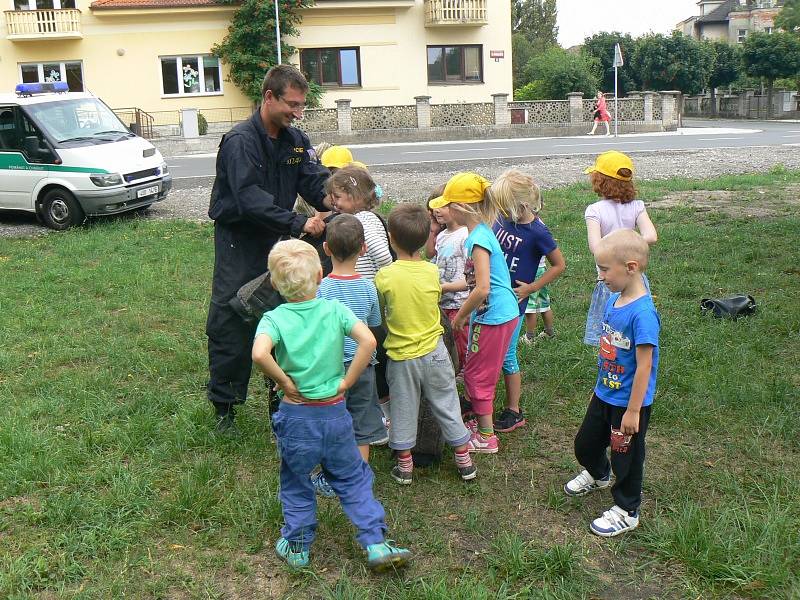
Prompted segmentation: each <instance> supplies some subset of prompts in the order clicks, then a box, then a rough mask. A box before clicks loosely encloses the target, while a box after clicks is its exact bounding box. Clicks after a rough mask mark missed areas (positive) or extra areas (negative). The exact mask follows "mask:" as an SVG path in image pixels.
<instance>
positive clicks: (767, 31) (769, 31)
mask: <svg viewBox="0 0 800 600" xmlns="http://www.w3.org/2000/svg"><path fill="white" fill-rule="evenodd" d="M764 33H766V34H767V35H772V27H764Z"/></svg>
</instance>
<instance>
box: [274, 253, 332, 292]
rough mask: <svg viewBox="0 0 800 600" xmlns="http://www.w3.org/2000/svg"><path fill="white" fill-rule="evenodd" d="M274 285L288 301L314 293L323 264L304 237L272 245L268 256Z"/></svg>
mask: <svg viewBox="0 0 800 600" xmlns="http://www.w3.org/2000/svg"><path fill="white" fill-rule="evenodd" d="M267 266H268V267H269V274H270V279H271V281H272V287H274V288H275V289H276V290H278V293H279V294H280V295H281V296H283V297H284V298H286V299H287V300H298V299H300V298H306V297H308V296H312V295H313V294H314V292H316V290H317V286H318V285H319V274H320V271H321V270H322V265H320V262H319V255H318V254H317V251H316V250H315V249H314V247H313V246H312V245H311V244H309V243H307V242H304V241H302V240H285V241H283V242H278V243H277V244H275V245H274V246H273V247H272V252H270V253H269V258H268V259H267Z"/></svg>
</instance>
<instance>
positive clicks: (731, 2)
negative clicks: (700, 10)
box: [697, 0, 739, 23]
mask: <svg viewBox="0 0 800 600" xmlns="http://www.w3.org/2000/svg"><path fill="white" fill-rule="evenodd" d="M738 4H739V2H738V0H725V2H723V3H722V4H720V5H719V6H718V7H717V8H715V9H714V10H712V11H711V12H710V13H708V14H707V15H703V16H701V17H698V18H697V22H698V23H723V22H725V21H727V20H728V14H729V13H730V12H731V11H732V10H733V9H735V8H736V7H737V6H738Z"/></svg>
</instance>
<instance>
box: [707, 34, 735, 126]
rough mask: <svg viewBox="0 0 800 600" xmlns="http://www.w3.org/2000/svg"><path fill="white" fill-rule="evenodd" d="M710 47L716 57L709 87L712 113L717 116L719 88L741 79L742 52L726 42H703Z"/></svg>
mask: <svg viewBox="0 0 800 600" xmlns="http://www.w3.org/2000/svg"><path fill="white" fill-rule="evenodd" d="M703 43H704V44H707V45H708V46H709V51H710V52H711V53H712V55H713V57H714V62H713V66H712V67H711V73H710V74H709V76H708V87H709V88H711V113H712V114H714V115H716V114H717V96H716V94H717V88H718V87H722V86H724V85H730V84H731V83H733V82H734V81H736V80H737V79H738V78H739V75H740V73H741V71H742V52H741V50H740V49H739V47H738V46H731V45H730V44H728V43H726V42H721V41H713V42H703Z"/></svg>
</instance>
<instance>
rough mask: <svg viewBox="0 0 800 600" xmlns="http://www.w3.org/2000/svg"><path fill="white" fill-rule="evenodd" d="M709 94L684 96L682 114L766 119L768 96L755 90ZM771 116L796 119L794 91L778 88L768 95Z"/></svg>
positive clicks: (798, 105)
mask: <svg viewBox="0 0 800 600" xmlns="http://www.w3.org/2000/svg"><path fill="white" fill-rule="evenodd" d="M714 102H715V103H716V110H714V108H715V107H714V105H713V104H712V102H711V96H709V95H704V96H686V97H685V98H684V100H683V109H684V116H687V117H713V116H717V117H723V118H726V119H762V120H763V119H766V118H767V102H768V98H767V96H766V95H765V94H756V93H755V90H745V91H743V92H740V93H738V94H717V95H716V96H715V97H714ZM772 118H774V119H796V118H800V96H798V94H797V92H794V91H785V90H778V91H776V92H774V93H773V95H772Z"/></svg>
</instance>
